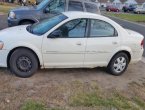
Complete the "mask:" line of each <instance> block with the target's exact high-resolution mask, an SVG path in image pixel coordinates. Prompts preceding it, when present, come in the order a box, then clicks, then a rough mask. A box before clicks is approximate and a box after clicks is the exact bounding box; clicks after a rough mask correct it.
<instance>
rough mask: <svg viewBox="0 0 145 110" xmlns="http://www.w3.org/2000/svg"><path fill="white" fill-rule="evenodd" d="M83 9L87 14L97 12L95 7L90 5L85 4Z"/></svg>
mask: <svg viewBox="0 0 145 110" xmlns="http://www.w3.org/2000/svg"><path fill="white" fill-rule="evenodd" d="M85 7H86V10H87V12H92V13H96V12H97V11H98V7H97V5H94V4H91V3H85Z"/></svg>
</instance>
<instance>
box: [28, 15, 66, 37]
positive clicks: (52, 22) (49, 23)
mask: <svg viewBox="0 0 145 110" xmlns="http://www.w3.org/2000/svg"><path fill="white" fill-rule="evenodd" d="M65 19H67V17H66V16H65V15H63V14H60V15H57V16H54V17H52V18H48V19H45V20H43V21H41V22H39V23H35V24H33V25H31V26H27V31H28V32H30V33H32V34H35V35H39V36H40V35H43V34H45V33H46V32H48V31H49V30H50V29H51V28H53V27H54V26H56V25H57V24H58V23H60V22H62V21H63V20H65Z"/></svg>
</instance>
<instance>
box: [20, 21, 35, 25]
mask: <svg viewBox="0 0 145 110" xmlns="http://www.w3.org/2000/svg"><path fill="white" fill-rule="evenodd" d="M28 24H33V22H31V21H23V22H21V23H20V25H28Z"/></svg>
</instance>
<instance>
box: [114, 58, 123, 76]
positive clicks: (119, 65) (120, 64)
mask: <svg viewBox="0 0 145 110" xmlns="http://www.w3.org/2000/svg"><path fill="white" fill-rule="evenodd" d="M125 67H126V59H125V58H124V57H119V58H117V59H116V60H115V62H114V65H113V68H114V71H115V72H116V73H121V72H122V71H123V70H124V69H125Z"/></svg>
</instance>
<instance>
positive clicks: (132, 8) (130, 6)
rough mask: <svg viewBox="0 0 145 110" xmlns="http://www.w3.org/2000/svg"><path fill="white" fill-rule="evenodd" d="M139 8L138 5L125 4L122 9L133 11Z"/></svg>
mask: <svg viewBox="0 0 145 110" xmlns="http://www.w3.org/2000/svg"><path fill="white" fill-rule="evenodd" d="M136 8H137V5H129V6H123V8H122V10H123V11H124V12H133V11H134V10H135V9H136Z"/></svg>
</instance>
